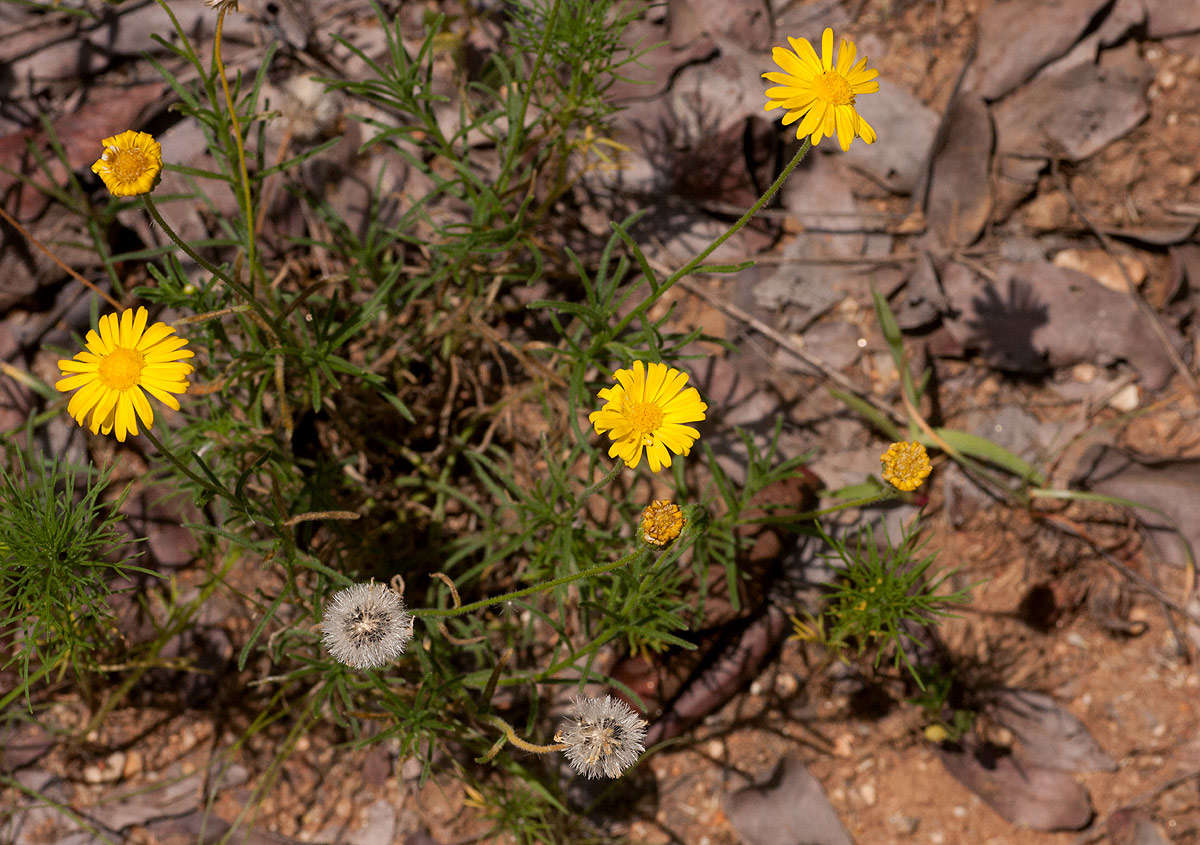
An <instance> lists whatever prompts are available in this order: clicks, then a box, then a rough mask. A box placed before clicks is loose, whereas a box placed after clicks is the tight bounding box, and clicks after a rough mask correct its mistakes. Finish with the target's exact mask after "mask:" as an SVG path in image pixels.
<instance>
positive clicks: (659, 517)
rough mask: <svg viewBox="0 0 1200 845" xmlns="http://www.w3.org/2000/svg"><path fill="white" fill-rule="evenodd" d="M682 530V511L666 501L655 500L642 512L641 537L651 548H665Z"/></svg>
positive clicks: (677, 506)
mask: <svg viewBox="0 0 1200 845" xmlns="http://www.w3.org/2000/svg"><path fill="white" fill-rule="evenodd" d="M682 530H683V511H682V510H680V508H679V505H676V504H673V503H672V502H670V501H668V500H667V499H655V500H654V501H653V502H651V503H650V504H648V505H646V509H645V510H644V511H642V537H644V538H645V540H646V542H647V543H649V544H651V545H652V546H665V545H666V544H667V543H669V542H671V541H672V540H674V539H675V538H676V537H678V536H679V532H680V531H682Z"/></svg>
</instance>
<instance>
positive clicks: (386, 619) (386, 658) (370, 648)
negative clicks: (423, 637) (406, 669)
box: [321, 582, 413, 669]
mask: <svg viewBox="0 0 1200 845" xmlns="http://www.w3.org/2000/svg"><path fill="white" fill-rule="evenodd" d="M321 631H322V632H323V636H322V638H321V639H322V641H323V642H324V643H325V648H327V649H328V650H329V653H330V654H332V655H333V657H334V659H335V660H337V661H338V662H339V663H345V664H346V665H347V666H353V667H354V668H355V669H374V668H375V667H376V666H382V665H384V664H385V663H390V662H391V661H393V660H395V659H396V658H397V657H399V656H400V655H401V654H403V653H404V647H405V646H406V645H408V641H409V640H411V639H412V635H413V617H412V614H411V613H408V612H407V611H405V609H404V602H403V601H401V600H400V597H399V596H397V595H396V594H395V593H394V592H392V590H391V589H390V588H389V587H388V586H387V585H386V584H376V583H375V582H371V583H368V584H355V585H354V586H353V587H347V588H346V589H344V590H339V591H338V592H336V593H334V594H333V598H331V599H330V600H329V603H328V604H326V605H325V618H324V619H323V620H321Z"/></svg>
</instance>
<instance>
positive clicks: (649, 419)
mask: <svg viewBox="0 0 1200 845" xmlns="http://www.w3.org/2000/svg"><path fill="white" fill-rule="evenodd" d="M625 418H626V419H627V420H629V424H630V425H631V426H633V429H634V431H635V432H636V433H637V436H638V437H639V438H645V437H646V436H647V435H649V434H650V433H651V432H653V431H657V430H658V429H659V428H660V427H661V426H662V424H663V412H662V408H660V407H658V406H657V405H655V404H654V403H653V402H635V403H633V404H631V405H627V406H626V407H625Z"/></svg>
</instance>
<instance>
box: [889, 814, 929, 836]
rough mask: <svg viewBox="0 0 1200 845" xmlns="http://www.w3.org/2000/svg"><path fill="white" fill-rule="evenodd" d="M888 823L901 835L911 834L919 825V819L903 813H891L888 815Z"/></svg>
mask: <svg viewBox="0 0 1200 845" xmlns="http://www.w3.org/2000/svg"><path fill="white" fill-rule="evenodd" d="M888 823H889V824H890V825H891V826H892V827H893V828H894V829H895V831H896V833H898V834H900V835H901V836H912V835H913V834H914V833H916V832H917V828H918V827H920V826H921V820H920V819H918V818H916V817H915V816H906V815H904V814H903V813H892V814H891V815H890V816H888Z"/></svg>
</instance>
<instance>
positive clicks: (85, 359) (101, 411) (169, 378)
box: [54, 308, 193, 442]
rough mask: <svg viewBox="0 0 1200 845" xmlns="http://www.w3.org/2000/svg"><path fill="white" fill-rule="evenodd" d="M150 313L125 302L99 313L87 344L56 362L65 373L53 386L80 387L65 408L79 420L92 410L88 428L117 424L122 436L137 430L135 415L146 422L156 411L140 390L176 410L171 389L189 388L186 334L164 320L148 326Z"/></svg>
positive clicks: (189, 354)
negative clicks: (119, 308)
mask: <svg viewBox="0 0 1200 845" xmlns="http://www.w3.org/2000/svg"><path fill="white" fill-rule="evenodd" d="M148 316H149V315H148V314H147V313H146V309H145V308H138V309H137V311H136V312H135V311H134V310H133V309H132V308H128V309H126V310H124V311H122V312H121V314H120V316H119V317H118V316H117V315H116V314H106V315H105V316H103V317H101V318H100V331H99V332H98V333H97V332H96V330H95V329H92V330H90V331H89V332H88V333H87V349H85V350H84V351H82V352H80V353H79V354H78V355H76V356H75V357H74V358H70V359H62V360H60V361H59V362H58V368H59V369H60V370H61V371H62V375H63V378H62V379H60V380H59V381H58V382H57V383H56V384H55V385H54V387H55V389H56V390H61V391H63V392H64V393H66V392H69V391H72V390H76V389H77V388H78V392H77V393H76V394H75V395H74V396H72V397H71V401H70V402H69V403H68V404H67V412H68V413H69V414H70V415H71V416H72V417H74V418H75V422H77V423H79V424H80V425H83V424H84V422H83V421H84V418H85V417H86V416H87V415H88V413H89V412H90V413H91V415H92V419H91V429H92V434H96V433H97V432H100V431H102V432H104V433H105V434H108V433H109V432H110V431H112V430H113V429H114V428H115V429H116V431H117V439H118V440H120V441H121V442H124V441H125V435H126V434H132V435H135V436H136V435H137V433H138V428H137V418H138V417H140V418H141V420H142V424H143V425H145V426H146V428H149V427H150V426H151V425H152V424H153V423H154V411H153V410H151V408H150V402H149V401H147V399H146V394H145V393H143V392H142V391H143V390H145V391H146V392H147V393H149V394H150V395H151V396H153V397H154V398H155V399H157V400H158V401H159V402H162V403H163V404H164V405H166V406H167V407H169V408H172V409H174V410H176V411H178V410H179V402H178V400H176V399H175V397H174V396H172V395H171V394H172V393H186V392H187V389H188V382H187V376H188V375H189V374H191V372H192V365H191V364H186V363H184V362H183V361H182V359H183V358H191V357H192V354H193V353H192V351H191V350H190V349H184V347H185V346H187V340H185V339H184V338H182V337H179V336H177V335H175V329H173V328H171V327H170V326H168V325H167V324H166V323H155V324H154V325H153V326H151V327H150V328H149V329H147V328H146V321H147V319H148ZM135 413H136V416H135Z"/></svg>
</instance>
